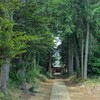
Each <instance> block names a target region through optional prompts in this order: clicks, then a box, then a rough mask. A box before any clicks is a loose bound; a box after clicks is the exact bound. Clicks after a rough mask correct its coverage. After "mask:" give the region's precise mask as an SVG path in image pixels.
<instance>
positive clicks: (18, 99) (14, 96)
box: [0, 87, 23, 100]
mask: <svg viewBox="0 0 100 100" xmlns="http://www.w3.org/2000/svg"><path fill="white" fill-rule="evenodd" d="M0 100H23V97H22V92H21V91H20V90H19V89H17V88H15V87H12V88H9V89H8V90H7V93H6V94H5V93H3V92H2V91H0Z"/></svg>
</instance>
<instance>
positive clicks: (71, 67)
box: [70, 44, 74, 75]
mask: <svg viewBox="0 0 100 100" xmlns="http://www.w3.org/2000/svg"><path fill="white" fill-rule="evenodd" d="M70 50H71V51H70V52H71V62H70V65H71V66H70V71H71V75H73V73H74V70H73V67H74V64H73V63H74V62H73V61H74V59H73V44H72V45H71V49H70Z"/></svg>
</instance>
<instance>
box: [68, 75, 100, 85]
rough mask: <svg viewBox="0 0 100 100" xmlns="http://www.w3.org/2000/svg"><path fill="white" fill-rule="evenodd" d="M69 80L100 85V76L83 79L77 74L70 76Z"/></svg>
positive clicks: (80, 83) (78, 83)
mask: <svg viewBox="0 0 100 100" xmlns="http://www.w3.org/2000/svg"><path fill="white" fill-rule="evenodd" d="M69 80H70V81H71V82H72V83H74V84H77V85H86V86H88V85H89V86H90V85H91V86H94V85H100V78H95V77H92V78H88V79H87V80H82V79H81V78H77V77H76V76H71V77H69Z"/></svg>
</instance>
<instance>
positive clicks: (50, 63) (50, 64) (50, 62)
mask: <svg viewBox="0 0 100 100" xmlns="http://www.w3.org/2000/svg"><path fill="white" fill-rule="evenodd" d="M51 60H52V58H51V52H49V73H50V74H51V73H52V71H51V66H52V61H51Z"/></svg>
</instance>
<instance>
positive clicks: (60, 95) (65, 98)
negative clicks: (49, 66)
mask: <svg viewBox="0 0 100 100" xmlns="http://www.w3.org/2000/svg"><path fill="white" fill-rule="evenodd" d="M50 100H71V98H70V96H69V93H68V91H67V87H66V85H65V83H64V82H63V79H55V80H54V84H53V88H52V94H51V98H50Z"/></svg>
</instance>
